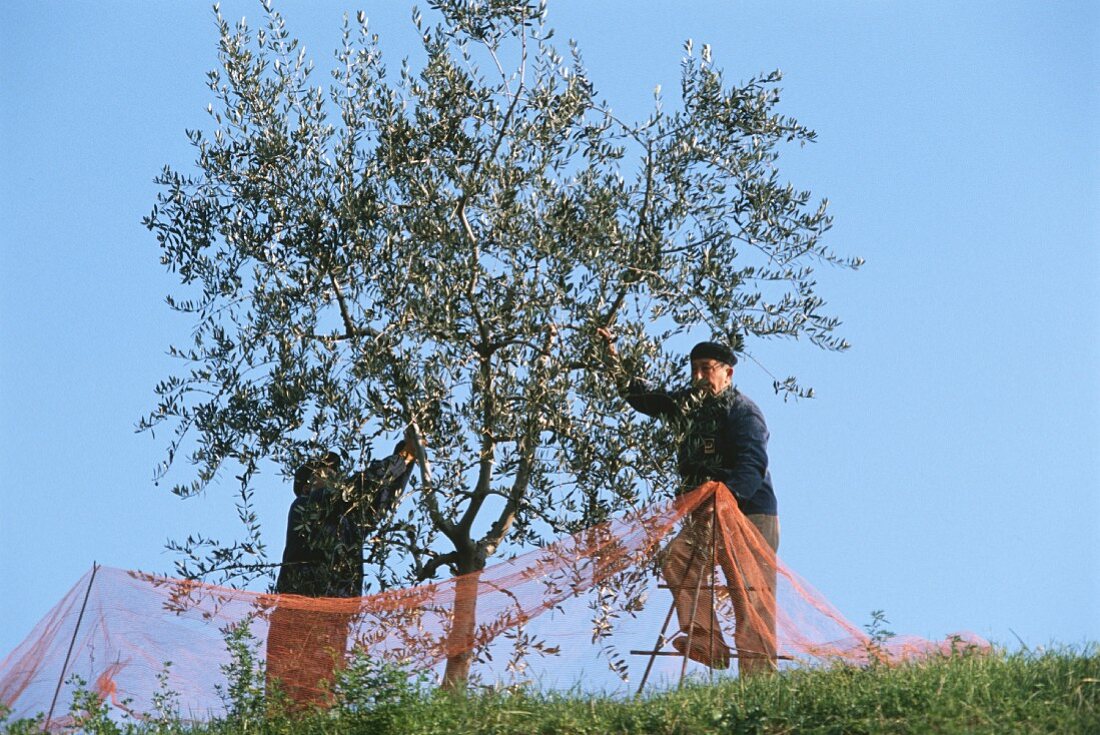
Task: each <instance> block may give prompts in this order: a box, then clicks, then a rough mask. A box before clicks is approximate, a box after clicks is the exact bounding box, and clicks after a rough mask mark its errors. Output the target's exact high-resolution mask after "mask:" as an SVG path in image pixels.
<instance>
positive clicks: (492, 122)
mask: <svg viewBox="0 0 1100 735" xmlns="http://www.w3.org/2000/svg"><path fill="white" fill-rule="evenodd" d="M429 5H430V6H431V10H432V12H433V14H434V16H435V20H434V21H432V22H428V21H426V20H424V19H423V18H422V17H421V15H420V14H419V13H417V12H416V11H414V12H413V19H412V21H413V23H414V24H415V26H416V29H417V30H418V31H419V33H420V38H421V40H422V42H423V50H424V56H425V59H426V61H425V62H424V63H423V66H422V67H421V68H415V69H414V68H413V65H412V64H410V63H409V62H407V61H406V62H404V63H401V64H398V65H387V64H386V63H384V61H383V58H382V54H381V51H380V48H379V43H378V41H379V39H378V37H377V36H375V35H373V33H372V31H371V30H370V29H369V28H368V24H367V21H366V19H365V18H364V16H363V14H361V13H360V14H359V15H358V17H357V19H355V20H349V19H347V18H345V21H344V28H343V41H342V44H341V45H340V48H339V49H338V50H337V52H336V55H335V60H336V63H335V64H333V68H332V71H331V79H330V80H328V81H327V83H321V82H318V81H317V80H316V77H317V76H318V75H319V72H317V71H316V69H315V67H314V65H313V63H312V62H311V61H310V60H309V58H308V57H307V55H306V53H305V51H304V49H302V48H300V47H299V44H298V42H297V41H296V40H295V39H294V38H293V37H292V36H291V34H290V33H289V31H288V30H287V28H286V26H285V23H284V20H283V18H282V17H281V16H280V15H279V13H278V12H276V11H275V10H274V9H272V8H271V7H270V6H267V5H265V10H266V11H267V14H266V23H265V25H264V27H263V28H261V29H252V28H250V27H248V26H247V25H246V24H245V23H244V21H241V22H240V23H237V24H235V25H234V24H230V23H229V22H227V21H226V20H225V19H224V18H223V17H222V15H221V14H220V12H216V22H217V25H218V30H219V35H220V40H219V46H218V59H219V62H220V63H219V66H218V68H217V69H216V70H215V71H212V72H210V74H209V80H208V81H209V88H210V90H211V92H212V93H213V97H214V102H213V103H212V104H211V106H210V107H209V109H208V111H209V114H210V118H211V122H210V123H209V126H208V128H207V129H205V130H198V129H197V130H191V131H189V132H188V133H187V134H188V136H189V138H190V141H191V143H192V144H193V146H194V149H195V151H196V154H197V159H196V161H195V164H194V168H193V169H192V170H189V171H178V170H174V169H171V168H165V169H164V171H163V173H162V174H161V175H160V176H159V178H158V183H159V185H160V186H161V192H160V193H159V195H158V196H157V201H156V204H155V206H154V208H153V210H152V212H151V214H149V216H148V217H147V218H146V220H145V223H146V225H147V226H148V227H149V229H150V230H151V231H152V232H153V233H154V234H155V236H156V239H157V242H158V245H159V247H160V249H161V254H162V260H163V263H164V264H165V265H166V266H167V267H168V268H169V269H170V270H171V271H173V272H174V273H177V274H178V275H179V278H180V281H181V285H182V293H180V294H177V295H174V296H170V297H169V299H168V303H169V305H170V306H171V308H173V309H175V310H177V311H180V312H184V313H185V314H188V315H190V318H191V319H192V320H193V341H192V342H191V343H190V344H188V345H186V346H183V347H174V348H172V353H173V354H174V355H176V356H177V357H178V358H179V359H180V360H181V361H182V362H181V365H182V366H183V367H181V369H180V370H179V371H178V372H177V374H175V375H173V376H171V377H169V378H167V379H166V380H165V381H163V382H162V383H161V384H160V385H158V386H157V394H158V402H157V405H156V407H155V409H154V410H152V411H151V413H150V414H149V415H148V416H147V417H145V418H144V419H143V421H142V424H141V426H142V428H144V429H146V430H155V429H157V428H159V427H161V426H162V425H167V426H168V427H169V428H170V431H171V432H172V438H171V441H170V445H169V447H168V449H167V458H166V461H165V462H164V463H163V465H162V466H161V467H160V468H159V470H158V471H159V472H160V473H165V472H167V471H168V470H169V468H170V466H171V465H172V463H173V460H175V459H176V457H177V454H182V456H185V457H186V459H187V460H189V463H190V464H191V466H192V467H193V468H194V469H193V475H192V476H191V477H190V478H188V479H187V480H185V481H184V482H182V483H180V484H178V485H176V486H175V488H174V491H175V492H176V493H178V494H180V495H182V496H189V495H194V494H196V493H201V492H203V491H204V490H205V489H207V488H208V486H210V485H211V484H212V483H213V481H214V480H215V478H216V477H217V476H218V475H219V473H224V472H231V473H232V474H234V475H235V476H236V478H237V480H238V483H239V488H238V492H239V500H238V508H239V511H240V515H241V520H242V521H243V526H244V534H243V537H242V538H241V539H239V540H236V541H233V542H229V543H227V542H221V541H218V540H215V539H211V538H207V537H205V536H203V535H201V534H200V535H196V536H192V537H189V538H188V539H186V540H185V541H180V542H175V543H173V544H172V546H173V548H175V549H176V550H177V551H179V552H181V556H180V559H181V560H180V561H179V562H178V567H179V571H180V572H181V573H183V574H186V575H189V576H192V577H205V578H209V577H211V576H215V575H220V581H229V582H238V583H239V582H241V581H246V580H247V579H248V578H250V577H253V576H255V575H257V574H259V573H260V572H262V571H263V570H265V569H267V568H268V566H269V562H268V559H267V557H266V552H265V547H264V544H263V538H262V535H261V529H260V526H259V523H258V521H257V517H256V514H255V512H254V510H253V504H252V502H253V501H252V493H253V491H254V485H255V478H256V474H257V473H258V472H260V471H261V468H263V467H264V466H278V467H281V468H283V469H286V470H289V469H290V468H292V467H293V466H295V464H296V463H298V462H300V461H301V460H303V459H304V458H306V457H308V456H311V455H314V454H316V453H317V452H318V451H320V450H321V449H323V448H339V449H341V450H343V451H345V452H347V453H349V454H350V455H352V456H355V457H358V458H360V459H363V458H366V457H368V456H369V454H370V448H371V446H372V444H374V443H375V442H376V440H379V438H380V437H392V436H394V435H396V434H399V433H400V432H401V431H402V430H403V429H404V428H405V427H406V426H409V425H412V426H414V427H415V428H416V430H417V431H419V432H420V434H421V435H422V437H423V438H424V440H425V449H424V451H423V452H422V456H421V458H420V459H421V463H420V464H421V472H420V473H419V475H420V477H419V484H418V485H417V487H416V489H415V492H414V493H412V495H411V497H410V499H408V500H407V501H406V503H405V504H404V505H403V506H402V507H401V510H400V512H399V513H398V514H397V515H396V516H395V517H393V518H391V519H389V520H388V521H387V522H386V523H385V524H383V527H381V528H380V529H379V532H378V538H377V539H375V540H374V543H372V544H371V549H372V553H371V554H370V558H369V561H370V562H371V563H372V568H371V573H372V576H373V578H374V579H375V580H376V581H377V583H379V584H381V585H391V584H397V583H402V582H407V581H414V580H424V579H429V578H432V577H433V576H435V575H436V574H437V573H438V572H439V571H440V570H441V569H442V568H445V569H446V570H448V571H449V572H450V573H452V574H464V573H470V572H475V571H477V570H479V569H481V568H482V567H483V566H484V565H485V564H486V560H487V559H488V558H489V557H491V556H492V555H493V554H494V553H497V552H498V550H499V549H501V548H502V547H503V546H505V545H513V546H515V547H520V546H530V545H532V544H538V543H540V542H541V541H542V540H544V539H545V538H548V537H550V536H552V535H554V534H560V533H562V532H565V531H571V530H576V529H579V528H581V527H584V526H586V525H588V524H591V523H593V522H595V521H598V520H600V519H601V518H603V517H606V515H607V514H608V513H611V512H613V511H615V510H616V509H619V508H623V507H625V506H629V505H632V504H634V503H637V502H639V501H640V499H641V498H642V496H643V495H644V494H645V493H647V492H649V491H650V489H652V488H655V487H668V486H671V485H672V484H673V482H672V478H671V476H670V473H671V472H672V471H673V470H672V468H673V467H674V463H673V462H672V461H671V459H670V454H671V452H672V451H673V448H674V447H673V441H671V438H670V437H668V436H667V435H662V434H661V433H660V432H662V431H664V430H663V429H661V428H660V427H656V426H654V425H652V424H650V423H647V422H637V421H635V420H634V419H633V418H632V417H631V416H630V415H629V412H626V411H623V408H622V405H621V403H620V400H619V397H618V396H617V394H616V389H615V383H614V380H612V379H610V376H609V375H608V369H607V367H606V365H605V363H604V361H603V360H602V359H601V358H602V355H601V352H600V347H601V346H600V343H599V340H597V339H595V338H594V337H595V333H596V330H597V329H598V328H600V327H612V328H613V329H614V331H615V333H616V334H617V335H619V336H620V342H619V350H620V352H621V354H622V356H623V359H624V361H625V363H626V364H628V365H633V366H635V367H636V368H637V369H638V370H639V371H649V372H650V373H651V374H652V375H654V376H659V377H666V378H667V377H670V376H671V375H672V374H673V373H674V372H675V371H676V369H677V364H678V363H677V361H678V360H679V359H682V358H677V357H676V356H674V355H672V354H670V352H668V351H667V347H666V345H667V343H668V341H669V340H670V339H671V338H673V337H675V336H676V335H681V334H687V333H689V332H692V331H693V330H694V332H695V333H705V334H704V336H705V337H715V338H718V339H723V340H727V341H729V342H731V343H732V344H734V345H735V346H736V348H737V349H741V350H743V349H747V348H749V347H750V346H751V344H752V343H753V342H754V341H758V340H764V339H772V338H805V339H807V340H808V341H809V342H811V343H813V344H814V345H816V346H818V347H820V348H824V349H827V350H842V349H844V348H845V347H846V346H847V345H846V343H845V342H844V340H843V339H842V338H840V337H839V336H838V335H837V334H836V328H837V326H838V321H837V319H836V318H835V317H832V316H829V315H826V314H823V313H822V311H821V310H822V307H823V300H822V298H821V296H820V295H819V294H818V290H817V287H816V284H815V281H814V267H815V266H817V265H819V264H829V265H837V266H841V267H856V266H858V265H859V260H858V259H855V258H843V257H839V256H837V255H835V254H834V253H833V252H832V251H831V250H830V249H828V248H827V246H826V245H825V244H824V243H823V241H822V236H823V235H824V233H825V232H826V231H827V230H828V229H829V227H830V222H831V220H830V216H829V215H828V214H827V213H826V202H825V201H824V200H822V201H820V202H819V201H816V200H815V199H814V198H813V197H812V195H811V194H810V192H808V191H803V190H801V189H797V188H795V187H793V186H791V185H790V184H787V183H785V182H784V181H783V180H782V179H781V177H780V174H779V171H778V169H777V159H778V155H779V152H780V149H781V148H783V147H785V146H787V145H792V144H793V145H799V144H803V143H805V142H807V141H812V140H813V139H814V133H813V132H812V131H811V130H809V129H808V128H806V127H804V126H802V125H801V124H799V123H798V122H796V121H795V120H793V119H791V118H789V117H786V116H784V115H781V114H779V113H778V112H777V111H776V104H777V102H778V100H779V89H778V86H777V84H778V82H779V80H780V75H779V73H778V72H773V73H767V74H763V75H760V76H756V77H752V78H750V79H748V80H747V81H743V82H740V83H731V82H730V81H729V80H728V79H727V78H726V76H725V75H724V73H723V72H722V71H721V70H720V69H719V68H718V67H717V66H716V65H715V64H714V62H713V60H712V58H711V52H710V50H709V49H708V47H706V46H703V47H702V48H701V49H699V50H696V49H694V48H693V46H692V44H691V43H690V42H689V43H688V44H686V47H685V52H684V55H683V60H682V76H681V84H680V89H679V90H678V94H677V95H676V97H675V100H674V101H673V102H672V103H671V104H670V103H669V102H668V101H666V100H665V99H664V98H663V97H662V95H661V93H660V91H659V90H658V91H657V92H656V93H655V95H654V100H653V107H652V112H651V113H650V114H649V115H648V117H646V118H645V119H644V120H641V121H626V120H622V119H619V118H618V117H616V116H615V115H614V114H613V113H612V111H611V109H610V108H609V106H608V104H607V103H606V101H605V100H603V99H602V98H601V97H600V96H599V95H598V94H597V91H596V89H595V88H594V85H593V83H592V81H591V80H590V78H589V76H588V75H587V73H586V71H585V68H584V65H583V64H582V60H581V55H580V53H579V51H578V49H577V48H576V46H575V44H573V43H569V44H568V47H569V48H568V51H567V52H566V53H561V52H559V51H558V50H556V49H555V46H554V45H553V44H552V35H553V33H552V31H551V30H550V29H549V27H548V25H547V10H546V7H545V5H544V4H543V5H539V4H535V3H531V2H520V1H518V0H478V1H476V2H470V1H469V0H433V1H432V2H430V3H429ZM775 387H776V390H777V391H780V392H785V393H790V394H795V395H806V394H807V393H808V389H806V388H804V387H803V386H801V385H800V384H799V383H798V382H797V381H796V380H795V379H794V378H788V379H786V380H779V381H776V384H775ZM456 625H458V623H456ZM451 663H452V667H451V669H450V670H449V671H448V676H449V677H451V680H458V679H461V678H463V677H464V676H465V671H466V669H465V667H466V666H468V659H467V660H466V661H462V660H458V661H453V662H451Z"/></svg>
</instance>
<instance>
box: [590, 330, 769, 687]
mask: <svg viewBox="0 0 1100 735" xmlns="http://www.w3.org/2000/svg"><path fill="white" fill-rule="evenodd" d="M597 334H598V335H599V336H600V337H601V338H602V339H603V341H604V343H605V344H606V346H607V352H608V355H609V357H610V360H609V363H608V364H609V366H610V367H611V369H612V370H613V372H615V373H616V378H617V380H618V382H619V383H620V385H621V386H623V387H624V388H625V390H624V397H625V398H626V401H627V403H629V404H630V406H631V407H632V408H633V409H634V410H636V411H639V412H640V413H644V414H646V415H647V416H654V417H659V418H661V419H664V420H667V421H672V422H676V423H678V424H679V428H680V429H681V432H680V433H681V441H680V446H679V447H678V451H677V465H678V470H679V473H680V477H681V478H682V482H681V485H680V492H687V491H689V490H692V489H694V488H696V487H698V486H699V485H701V484H703V483H705V482H708V481H712V480H716V481H718V482H721V483H723V484H724V485H725V486H726V487H727V488H729V490H730V492H732V493H733V495H734V497H735V498H736V500H737V505H738V508H739V509H740V510H741V512H742V513H743V514H744V515H745V517H746V518H747V519H748V520H749V521H750V522H751V523H752V525H753V526H754V527H755V528H756V530H757V531H759V534H760V537H761V538H762V540H763V543H762V544H760V546H761V548H762V553H763V556H764V558H763V559H759V558H757V559H756V561H758V562H760V563H759V564H758V565H757V566H758V569H757V571H756V573H757V574H758V575H759V576H757V577H756V579H757V582H756V584H755V585H754V586H753V588H752V589H751V591H749V592H748V593H747V595H748V598H749V599H748V600H747V602H746V601H741V602H739V601H738V600H734V601H733V608H734V617H735V620H736V630H735V634H734V642H735V644H736V647H737V657H738V669H739V671H740V673H741V674H742V675H749V674H756V673H762V672H767V671H773V670H774V669H775V667H776V641H775V580H776V574H775V569H776V563H775V552H776V550H777V549H778V547H779V518H778V515H777V506H776V500H775V490H774V488H773V487H772V479H771V473H770V472H769V470H768V452H767V446H768V428H767V425H766V424H765V423H764V416H763V414H762V413H761V412H760V409H759V408H758V407H757V405H756V404H755V403H753V402H752V401H751V400H750V399H749V398H748V397H747V396H745V395H744V394H743V393H741V392H740V391H739V390H737V388H736V387H735V386H734V385H733V372H734V366H735V365H736V364H737V356H736V355H735V354H734V353H733V350H731V349H730V348H729V347H728V346H727V345H724V344H722V343H720V342H700V343H699V344H697V345H695V347H694V348H692V350H691V356H690V359H691V381H692V384H691V386H690V387H688V388H683V389H680V390H674V391H666V390H662V389H658V388H654V387H652V386H650V385H649V384H648V383H646V382H645V381H643V380H640V379H637V378H633V379H628V376H626V374H625V371H624V369H623V367H622V365H621V363H620V361H619V357H618V352H617V350H616V349H615V344H614V337H613V336H612V334H611V332H610V331H609V330H607V329H599V330H598V331H597ZM713 502H714V501H713V499H712V500H710V501H708V502H707V503H704V504H703V506H701V507H700V508H699V509H697V510H696V511H694V512H693V513H692V514H691V516H689V517H688V518H687V519H686V521H685V523H684V527H683V529H682V530H681V531H680V533H679V534H678V535H677V536H676V538H675V539H673V541H672V542H671V543H670V544H669V546H668V548H667V549H666V551H665V558H664V561H663V563H662V570H661V571H662V574H663V576H664V578H665V581H666V582H667V583H668V586H669V589H670V590H671V591H672V594H673V597H674V599H675V602H676V612H677V617H678V618H679V620H680V628H681V632H680V635H678V636H677V637H675V638H674V639H673V640H672V645H673V647H675V648H676V649H677V650H678V651H679V652H680V653H681V654H685V655H687V656H689V657H690V658H692V659H694V660H696V661H699V662H701V663H704V664H706V665H708V666H711V667H712V668H723V669H724V668H727V667H728V666H729V658H730V655H729V654H730V652H729V648H728V647H727V646H726V644H725V642H724V641H723V636H722V630H721V627H720V626H719V623H718V620H717V618H716V616H715V613H714V606H713V595H712V594H711V590H710V589H709V586H710V580H709V577H710V571H709V569H710V564H711V563H712V562H710V559H711V547H712V534H713V533H714V529H713V528H712V526H713V506H712V503H713ZM718 543H721V542H720V541H719V542H718ZM732 553H733V550H730V553H729V554H727V553H722V554H721V555H720V556H719V560H720V562H722V566H723V571H724V572H725V574H726V577H727V579H729V578H730V577H731V576H732V575H735V574H742V576H744V575H743V572H744V570H743V569H741V570H738V569H737V568H736V567H737V565H738V564H740V565H742V566H743V565H744V563H745V561H746V560H736V559H735V560H734V564H733V565H729V566H731V568H726V567H727V563H726V562H725V561H722V560H728V559H729V558H730V555H731V554H732ZM700 575H705V577H704V580H703V581H702V585H705V586H706V587H707V589H703V590H702V592H703V594H698V595H697V594H696V589H697V587H699V586H701V585H700V579H699V577H700ZM730 589H731V590H732V589H733V584H732V583H730ZM747 608H751V611H749V610H747Z"/></svg>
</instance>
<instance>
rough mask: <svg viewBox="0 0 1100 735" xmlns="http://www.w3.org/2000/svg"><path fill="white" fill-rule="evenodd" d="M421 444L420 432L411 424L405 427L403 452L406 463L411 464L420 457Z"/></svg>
mask: <svg viewBox="0 0 1100 735" xmlns="http://www.w3.org/2000/svg"><path fill="white" fill-rule="evenodd" d="M421 443H422V440H421V438H420V432H419V431H417V430H416V426H414V425H413V424H409V425H408V426H406V427H405V450H404V451H405V452H406V453H407V456H406V458H405V460H406V461H407V462H413V461H415V460H416V459H417V458H418V457H419V456H420V450H421Z"/></svg>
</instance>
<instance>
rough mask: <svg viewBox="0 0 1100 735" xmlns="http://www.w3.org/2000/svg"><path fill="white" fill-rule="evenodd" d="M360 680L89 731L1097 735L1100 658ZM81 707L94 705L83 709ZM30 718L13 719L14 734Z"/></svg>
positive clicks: (1074, 655) (1061, 654)
mask: <svg viewBox="0 0 1100 735" xmlns="http://www.w3.org/2000/svg"><path fill="white" fill-rule="evenodd" d="M357 677H358V678H357V679H356V678H355V677H353V680H352V681H351V682H350V685H349V687H348V694H347V696H346V701H345V702H344V703H343V704H342V705H341V707H340V708H338V709H335V710H333V711H331V712H327V713H323V714H318V715H313V716H311V717H308V718H305V719H299V720H290V719H286V718H282V717H264V716H261V714H260V713H261V712H263V711H264V709H263V707H264V706H266V705H264V703H262V702H261V701H258V700H255V699H253V700H249V696H250V695H249V694H248V693H247V692H246V688H245V689H241V690H240V691H239V692H238V693H237V700H236V701H235V703H234V707H235V709H236V714H235V715H234V716H233V717H230V718H229V719H227V720H225V721H219V722H213V723H207V724H205V725H202V726H190V727H187V726H184V725H182V724H180V723H178V722H176V721H173V720H172V719H171V718H164V719H162V720H161V721H160V722H159V723H151V722H149V723H144V724H141V725H137V724H129V725H127V724H126V723H123V725H121V726H119V725H117V724H116V723H114V722H112V721H110V720H109V719H108V718H106V717H105V715H106V712H105V711H102V710H100V711H98V712H96V711H94V706H93V708H92V709H93V712H91V713H89V714H87V715H86V720H85V724H84V729H85V730H86V731H89V732H120V731H130V732H135V733H136V732H149V733H152V732H157V733H188V734H189V735H207V734H209V735H223V734H224V735H229V734H230V733H273V734H280V735H282V734H285V735H312V734H314V733H318V734H319V733H344V732H347V733H353V732H354V733H394V734H395V735H396V734H397V733H401V734H405V733H408V734H410V735H411V734H414V733H425V734H428V733H431V734H433V735H465V734H466V733H486V734H488V733H492V734H494V735H506V734H510V733H516V734H517V735H519V734H523V735H528V734H529V733H547V734H548V735H549V734H551V733H553V734H555V735H557V734H558V733H561V734H564V735H570V734H578V735H579V734H581V733H591V734H593V735H595V734H597V733H599V734H602V733H639V734H640V733H647V734H648V733H668V734H672V733H677V734H681V733H682V734H684V735H687V734H696V733H845V734H847V733H998V734H999V733H1100V652H1098V650H1097V649H1096V647H1094V646H1090V647H1088V648H1086V649H1084V650H1068V649H1064V650H1054V651H1046V652H1030V653H1015V654H1005V653H992V654H986V655H982V654H970V655H963V656H954V657H945V658H938V659H932V660H929V661H925V662H923V663H919V664H908V665H902V666H897V667H885V666H877V667H872V668H869V669H855V668H834V669H831V670H817V671H814V670H801V671H789V672H785V673H783V674H780V675H777V676H773V677H767V678H758V679H755V680H748V681H745V682H741V681H737V680H732V681H727V682H724V683H721V684H718V685H715V686H707V685H705V684H702V683H698V684H693V685H690V686H685V687H684V688H683V689H681V690H679V691H666V692H659V693H655V694H651V695H648V696H646V697H645V698H643V699H639V700H614V699H607V698H598V697H578V696H563V695H553V696H551V695H539V694H536V693H532V692H525V691H519V692H510V693H500V692H498V693H478V694H468V695H466V696H461V697H460V696H448V695H445V694H443V693H439V692H434V691H432V690H430V689H427V688H420V687H417V686H414V685H410V684H408V683H407V680H406V679H405V678H404V677H403V675H400V674H398V673H397V672H392V671H379V670H377V669H375V670H371V671H367V670H363V671H360V672H359V673H358V674H357ZM85 704H86V703H85ZM32 725H33V723H29V722H23V723H8V727H7V729H8V730H9V731H12V732H18V731H20V730H24V728H27V731H29V729H30V727H29V726H32Z"/></svg>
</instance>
